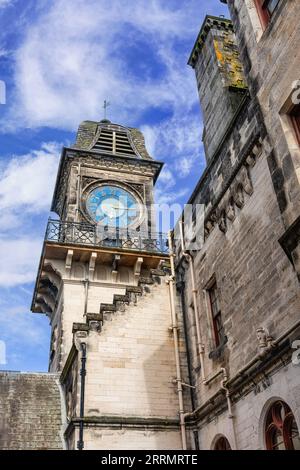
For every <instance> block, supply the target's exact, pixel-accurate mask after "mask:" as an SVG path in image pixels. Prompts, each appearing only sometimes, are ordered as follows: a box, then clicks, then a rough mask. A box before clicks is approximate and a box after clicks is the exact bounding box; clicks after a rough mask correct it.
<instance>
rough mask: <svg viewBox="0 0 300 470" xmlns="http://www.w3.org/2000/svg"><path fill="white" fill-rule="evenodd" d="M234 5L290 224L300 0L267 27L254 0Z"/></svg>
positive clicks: (295, 186) (297, 189) (297, 208)
mask: <svg viewBox="0 0 300 470" xmlns="http://www.w3.org/2000/svg"><path fill="white" fill-rule="evenodd" d="M228 4H229V9H230V13H231V17H232V20H233V23H234V28H235V31H236V34H237V42H238V47H239V50H240V56H241V60H242V62H243V65H244V70H245V75H246V78H247V82H248V86H249V89H250V92H251V95H252V96H253V98H254V97H257V99H258V101H259V104H260V107H261V111H262V114H263V116H264V122H265V125H266V129H267V131H268V136H269V139H270V143H271V147H272V149H273V153H272V154H270V156H269V167H270V172H271V174H272V180H273V185H274V189H275V191H276V195H277V199H278V204H279V207H280V209H281V212H282V213H283V216H284V222H285V225H286V226H289V224H290V223H292V222H293V221H294V220H295V219H296V218H297V217H298V216H299V214H300V205H299V203H300V186H299V168H300V149H299V145H298V143H297V141H296V138H295V134H294V132H293V129H292V125H291V123H290V121H289V119H288V116H287V111H288V108H289V105H290V104H291V102H290V100H291V94H292V91H293V83H294V82H295V81H297V80H299V78H300V76H299V70H300V56H299V54H298V45H299V41H300V31H299V27H298V25H299V21H300V10H299V5H298V1H297V0H288V1H287V0H281V1H280V2H279V4H278V7H277V8H276V10H275V12H274V15H273V16H272V18H271V21H270V23H269V25H268V26H267V28H266V29H265V30H264V29H263V28H262V26H261V24H260V21H259V17H258V14H257V10H256V7H255V5H254V1H253V0H246V1H244V0H229V1H228Z"/></svg>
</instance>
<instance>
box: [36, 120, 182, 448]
mask: <svg viewBox="0 0 300 470" xmlns="http://www.w3.org/2000/svg"><path fill="white" fill-rule="evenodd" d="M161 168H162V163H161V162H158V161H155V160H153V159H152V158H151V157H150V155H149V154H148V152H147V150H146V147H145V142H144V137H143V135H142V133H141V132H140V131H139V130H137V129H133V128H128V127H124V126H121V125H117V124H112V123H111V122H110V121H108V120H106V119H105V120H103V121H101V122H91V121H85V122H83V123H82V124H81V125H80V126H79V129H78V133H77V138H76V142H75V144H74V145H73V146H72V147H70V148H63V151H62V156H61V160H60V165H59V170H58V177H57V182H56V186H55V191H54V197H53V202H52V208H51V210H52V211H53V212H55V213H56V214H57V215H58V216H59V219H58V220H52V219H50V220H49V222H48V226H47V230H46V236H45V241H44V247H43V251H42V256H41V261H40V265H39V271H38V276H37V281H36V286H35V291H34V297H33V302H32V311H33V312H36V313H42V314H46V315H47V316H48V318H49V320H50V325H51V347H50V357H49V371H50V372H52V373H57V374H59V377H60V382H61V385H62V389H63V392H64V401H65V408H66V413H65V414H66V419H65V423H64V429H63V433H64V438H65V442H66V448H68V449H76V448H77V449H79V450H81V449H180V448H182V446H183V447H184V446H186V442H184V441H185V432H184V431H185V430H184V424H183V413H184V412H186V411H188V410H189V402H188V397H189V392H185V391H184V390H183V388H184V387H183V386H182V384H183V383H184V382H187V381H188V379H187V365H186V363H185V359H184V360H180V357H184V358H185V354H184V341H183V334H182V328H180V327H181V320H180V315H178V313H179V306H178V305H177V301H176V295H174V292H175V290H174V279H173V277H172V275H171V271H170V263H169V261H170V257H169V248H168V242H167V236H166V235H164V234H162V233H157V232H156V218H155V217H156V216H155V212H154V210H153V207H154V197H153V188H154V185H155V182H156V180H157V178H158V176H159V173H160V171H161ZM171 264H172V263H171ZM174 298H175V301H174ZM174 345H175V348H174ZM184 408H185V409H184ZM180 424H181V426H180Z"/></svg>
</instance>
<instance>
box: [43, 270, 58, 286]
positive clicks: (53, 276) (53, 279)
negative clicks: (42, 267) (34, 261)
mask: <svg viewBox="0 0 300 470" xmlns="http://www.w3.org/2000/svg"><path fill="white" fill-rule="evenodd" d="M41 279H48V280H49V281H50V282H51V284H53V285H54V286H55V287H56V288H57V290H59V288H60V283H61V278H60V277H59V276H58V275H57V274H54V273H49V272H47V271H42V274H41Z"/></svg>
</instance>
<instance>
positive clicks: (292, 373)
mask: <svg viewBox="0 0 300 470" xmlns="http://www.w3.org/2000/svg"><path fill="white" fill-rule="evenodd" d="M298 376H299V366H293V365H292V364H289V365H287V366H286V367H282V369H281V370H280V371H279V372H278V373H277V374H276V376H274V377H272V378H271V384H270V386H269V387H267V388H261V390H260V392H259V393H257V392H256V391H255V390H253V391H252V392H251V393H249V394H248V395H247V397H246V398H245V399H243V400H240V401H239V402H238V403H237V404H236V405H235V406H234V407H233V413H234V416H235V418H234V427H235V431H233V426H232V424H233V423H232V420H231V419H229V418H228V413H226V412H224V413H222V414H221V415H218V416H216V417H215V418H214V419H213V420H212V421H210V422H208V421H206V422H203V423H202V425H201V426H200V428H199V440H200V448H201V449H203V450H210V449H213V446H214V444H215V442H216V440H217V438H218V437H219V436H221V435H222V436H226V438H227V439H228V441H229V443H230V446H231V448H232V449H234V448H235V445H236V448H237V449H243V450H264V449H265V448H266V444H265V433H264V430H265V422H266V415H267V412H268V409H269V407H270V406H271V404H272V403H274V402H275V401H276V400H283V401H285V402H286V403H287V404H288V405H289V407H290V408H291V410H292V412H293V414H294V416H295V419H296V423H297V425H298V429H300V383H299V378H298ZM235 440H236V444H235Z"/></svg>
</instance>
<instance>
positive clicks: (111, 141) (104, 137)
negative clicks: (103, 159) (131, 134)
mask: <svg viewBox="0 0 300 470" xmlns="http://www.w3.org/2000/svg"><path fill="white" fill-rule="evenodd" d="M93 150H98V151H99V152H109V153H113V154H114V155H132V156H136V153H135V151H134V150H133V148H132V147H131V144H130V142H129V140H128V135H127V133H126V132H120V131H112V130H110V129H101V133H100V137H99V139H98V141H97V142H96V144H95V145H94V147H93Z"/></svg>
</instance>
